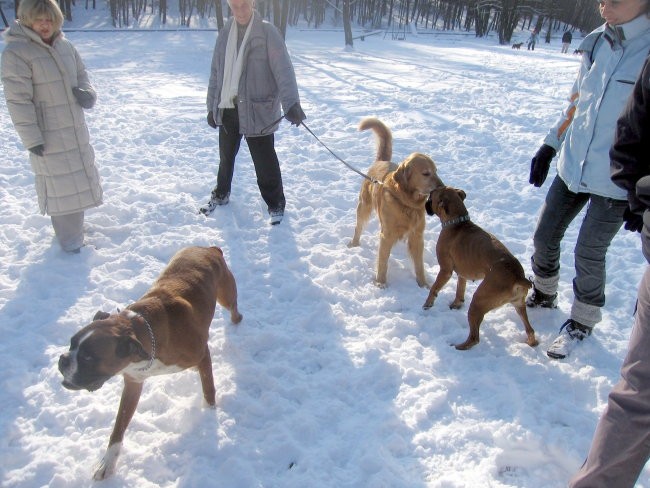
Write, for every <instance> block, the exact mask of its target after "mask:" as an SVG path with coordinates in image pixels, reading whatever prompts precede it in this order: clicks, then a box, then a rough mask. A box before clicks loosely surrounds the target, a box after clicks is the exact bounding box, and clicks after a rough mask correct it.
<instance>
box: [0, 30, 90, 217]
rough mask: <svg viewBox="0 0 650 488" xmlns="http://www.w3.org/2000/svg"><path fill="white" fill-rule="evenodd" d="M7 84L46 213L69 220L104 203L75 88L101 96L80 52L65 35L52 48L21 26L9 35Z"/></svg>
mask: <svg viewBox="0 0 650 488" xmlns="http://www.w3.org/2000/svg"><path fill="white" fill-rule="evenodd" d="M5 41H6V47H5V49H4V51H3V52H2V70H1V71H2V84H3V87H4V94H5V99H6V100H7V107H8V109H9V114H10V115H11V120H12V121H13V124H14V127H15V128H16V131H17V132H18V135H19V137H20V139H21V141H22V143H23V145H24V146H25V148H27V149H29V148H32V147H34V146H37V145H39V144H43V145H44V148H45V150H44V153H43V156H42V157H40V156H36V155H34V154H32V153H30V156H29V158H30V163H31V165H32V169H33V170H34V174H35V176H36V193H37V195H38V204H39V207H40V210H41V213H43V214H48V215H66V214H70V213H75V212H79V211H82V210H85V209H88V208H92V207H96V206H98V205H100V204H101V203H102V188H101V184H100V179H99V172H98V171H97V167H96V166H95V153H94V151H93V148H92V147H91V145H90V139H89V134H88V127H87V126H86V121H85V119H84V113H83V109H82V108H81V106H80V105H79V103H78V102H77V100H76V98H75V97H74V95H73V94H72V88H73V87H79V88H84V89H86V90H90V91H91V92H92V94H93V95H95V92H94V90H93V88H92V87H91V85H90V82H89V80H88V74H87V73H86V67H85V66H84V64H83V62H82V61H81V57H80V56H79V53H77V50H76V49H75V48H74V46H73V45H72V44H71V43H70V42H69V41H68V40H67V39H66V38H65V36H64V35H63V33H59V34H58V35H57V36H56V38H55V40H54V42H53V43H52V46H50V45H48V44H46V43H44V42H43V41H42V40H41V38H40V36H39V35H38V34H37V33H36V32H34V31H33V30H32V29H29V28H27V27H25V26H23V25H21V24H20V23H19V22H17V21H14V23H13V24H12V25H11V27H10V28H9V29H8V30H7V31H6V32H5Z"/></svg>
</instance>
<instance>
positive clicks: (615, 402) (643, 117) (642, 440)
mask: <svg viewBox="0 0 650 488" xmlns="http://www.w3.org/2000/svg"><path fill="white" fill-rule="evenodd" d="M609 154H610V158H611V162H610V167H611V177H612V181H613V182H614V183H616V185H618V186H620V187H621V188H623V189H624V190H625V191H626V192H627V198H628V202H629V208H630V214H631V215H630V216H629V218H628V219H627V221H626V223H625V228H626V229H628V230H631V231H635V232H637V231H638V232H641V247H642V251H643V255H644V257H645V258H646V260H647V262H648V263H650V161H649V160H648V154H650V60H646V62H645V65H644V67H643V71H642V72H641V75H640V77H639V79H638V80H637V82H636V84H635V86H634V91H633V93H632V96H631V97H630V100H629V102H628V104H627V106H626V108H625V110H624V111H623V113H622V115H621V117H620V118H619V120H618V122H617V129H616V138H615V141H614V145H613V146H612V148H611V150H610V153H609ZM649 458H650V266H646V268H645V272H644V275H643V278H642V279H641V284H640V285H639V291H638V298H637V305H636V314H635V320H634V327H633V328H632V334H631V336H630V342H629V346H628V352H627V356H626V357H625V360H624V362H623V366H622V367H621V379H620V381H619V382H618V383H617V384H616V385H615V386H614V388H613V389H612V391H611V392H610V394H609V398H608V400H607V408H606V409H605V411H604V413H603V415H602V417H601V418H600V421H599V422H598V426H597V427H596V432H595V433H594V437H593V440H592V443H591V448H590V450H589V454H588V456H587V459H586V461H585V463H584V464H583V466H582V468H580V470H579V471H578V472H577V473H576V474H575V475H574V477H573V479H572V480H571V482H570V484H569V486H570V487H571V488H609V487H612V486H615V487H617V488H632V487H633V486H634V485H635V483H636V481H637V479H638V478H639V475H640V473H641V470H642V469H643V467H644V465H645V464H646V462H647V461H648V459H649Z"/></svg>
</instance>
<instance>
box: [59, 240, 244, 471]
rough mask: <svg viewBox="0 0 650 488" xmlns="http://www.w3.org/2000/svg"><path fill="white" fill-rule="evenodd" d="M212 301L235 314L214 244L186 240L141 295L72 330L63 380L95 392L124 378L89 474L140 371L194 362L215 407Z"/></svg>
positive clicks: (128, 403)
mask: <svg viewBox="0 0 650 488" xmlns="http://www.w3.org/2000/svg"><path fill="white" fill-rule="evenodd" d="M216 302H219V304H221V305H222V306H223V307H225V308H226V309H227V310H229V311H230V320H232V322H233V323H235V324H236V323H239V322H240V321H241V319H242V316H241V314H240V313H239V311H238V310H237V286H236V284H235V279H234V277H233V275H232V273H231V272H230V270H229V269H228V266H227V265H226V262H225V261H224V259H223V253H222V252H221V249H219V248H217V247H210V248H206V247H189V248H185V249H182V250H180V251H179V252H178V253H176V255H175V256H174V257H173V259H172V260H171V262H170V263H169V265H168V266H167V267H166V268H165V269H164V270H163V272H162V274H161V275H160V277H159V278H158V280H157V281H156V282H155V283H154V284H153V286H152V287H151V288H150V289H149V291H147V293H145V294H144V296H143V297H142V298H140V299H139V300H138V301H136V302H135V303H133V304H131V305H129V306H128V307H127V308H126V310H124V311H122V312H118V313H116V314H108V313H105V312H97V313H96V314H95V317H94V318H93V321H92V322H91V323H90V324H89V325H87V326H85V327H84V328H83V329H81V330H80V331H79V332H77V333H76V334H75V335H74V336H72V339H71V340H70V350H69V351H68V352H66V353H65V354H62V355H61V357H60V358H59V371H61V373H62V374H63V386H64V387H66V388H68V389H70V390H81V389H86V390H88V391H95V390H97V389H99V388H101V386H102V385H103V384H104V382H105V381H106V380H108V379H109V378H111V377H113V376H115V375H123V377H124V389H123V390H122V399H121V400H120V406H119V408H118V410H117V417H116V419H115V426H114V427H113V433H112V434H111V437H110V440H109V442H108V449H107V450H106V453H105V454H104V457H103V459H102V460H101V461H100V463H99V465H98V466H97V468H96V471H95V473H94V476H93V477H94V478H95V479H96V480H101V479H104V478H106V477H108V476H110V475H111V474H112V473H113V471H114V470H115V465H116V463H117V458H118V456H119V454H120V448H121V446H122V439H123V438H124V431H125V430H126V428H127V426H128V425H129V422H130V420H131V417H132V416H133V414H134V412H135V409H136V407H137V405H138V400H139V399H140V394H141V392H142V386H143V382H144V380H145V379H147V378H148V377H150V376H154V375H160V374H167V373H175V372H177V371H182V370H184V369H187V368H191V367H196V368H197V369H198V371H199V376H200V378H201V387H202V389H203V397H204V398H205V401H206V402H207V403H208V405H209V406H211V407H214V406H215V395H216V392H215V387H214V378H213V376H212V360H211V358H210V350H209V348H208V333H209V330H208V329H209V328H210V323H211V322H212V318H213V316H214V310H215V307H216Z"/></svg>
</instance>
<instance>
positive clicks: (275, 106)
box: [250, 98, 280, 135]
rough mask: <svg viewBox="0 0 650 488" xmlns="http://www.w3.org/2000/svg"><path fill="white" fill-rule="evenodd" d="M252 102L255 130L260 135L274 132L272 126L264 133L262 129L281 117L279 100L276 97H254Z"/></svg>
mask: <svg viewBox="0 0 650 488" xmlns="http://www.w3.org/2000/svg"><path fill="white" fill-rule="evenodd" d="M250 103H251V118H252V122H253V127H254V131H255V132H256V133H258V134H260V135H266V134H267V133H270V132H272V129H273V128H270V129H268V130H267V132H266V133H264V134H262V130H263V129H265V128H267V127H269V126H272V125H273V123H274V122H275V121H276V120H277V118H278V117H279V110H280V106H279V101H278V100H277V99H276V98H265V99H253V100H251V102H250Z"/></svg>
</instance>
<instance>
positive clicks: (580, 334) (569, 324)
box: [546, 319, 591, 359]
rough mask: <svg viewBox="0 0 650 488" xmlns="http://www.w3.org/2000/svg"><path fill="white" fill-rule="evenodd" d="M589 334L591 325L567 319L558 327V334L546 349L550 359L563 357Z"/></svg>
mask: <svg viewBox="0 0 650 488" xmlns="http://www.w3.org/2000/svg"><path fill="white" fill-rule="evenodd" d="M590 335H591V327H587V326H586V325H582V324H581V323H580V322H576V321H575V320H573V319H569V320H567V321H566V322H564V324H562V327H561V328H560V334H559V335H558V336H557V337H556V338H555V340H554V341H553V344H551V345H550V347H549V348H548V350H547V351H546V355H547V356H548V357H549V358H551V359H564V358H566V357H567V356H568V355H569V354H571V352H572V351H573V350H574V349H575V347H576V346H577V345H578V344H580V343H581V342H582V341H583V340H584V339H586V338H587V337H589V336H590Z"/></svg>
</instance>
